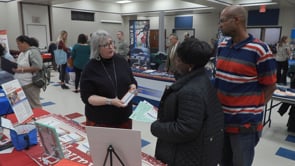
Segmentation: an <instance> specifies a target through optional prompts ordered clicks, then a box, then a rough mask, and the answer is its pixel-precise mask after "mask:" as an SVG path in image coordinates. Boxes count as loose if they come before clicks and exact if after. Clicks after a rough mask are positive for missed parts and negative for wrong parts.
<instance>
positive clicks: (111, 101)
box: [80, 30, 137, 129]
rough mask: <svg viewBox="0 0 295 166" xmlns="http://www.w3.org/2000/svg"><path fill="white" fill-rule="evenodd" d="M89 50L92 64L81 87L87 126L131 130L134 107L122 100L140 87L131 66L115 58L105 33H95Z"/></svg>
mask: <svg viewBox="0 0 295 166" xmlns="http://www.w3.org/2000/svg"><path fill="white" fill-rule="evenodd" d="M90 46H91V54H90V61H89V63H88V64H87V65H86V66H85V69H84V70H83V73H82V77H81V86H80V92H81V98H82V101H83V102H84V103H85V115H86V125H88V126H100V127H112V128H127V129H131V128H132V121H131V120H130V119H129V116H130V115H131V113H132V105H131V103H129V104H127V105H126V103H124V102H123V101H121V100H120V99H122V97H123V96H124V95H125V94H126V93H127V92H128V91H134V90H135V89H136V87H137V82H136V81H135V79H134V77H133V74H132V71H131V69H130V67H129V64H128V63H127V61H126V60H125V59H124V58H123V57H122V56H119V55H117V54H115V50H114V42H113V39H112V37H111V36H110V34H109V33H108V32H106V31H103V30H99V31H96V32H93V33H92V36H91V40H90Z"/></svg>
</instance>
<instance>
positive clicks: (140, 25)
mask: <svg viewBox="0 0 295 166" xmlns="http://www.w3.org/2000/svg"><path fill="white" fill-rule="evenodd" d="M149 30H150V21H149V20H130V21H129V36H130V44H131V48H130V56H131V64H133V65H139V66H144V67H148V66H149V63H150V49H149Z"/></svg>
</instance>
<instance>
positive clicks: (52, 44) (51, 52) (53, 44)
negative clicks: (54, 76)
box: [47, 42, 57, 71]
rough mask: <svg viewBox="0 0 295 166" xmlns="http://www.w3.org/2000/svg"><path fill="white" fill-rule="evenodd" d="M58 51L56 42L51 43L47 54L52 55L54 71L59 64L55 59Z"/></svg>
mask: <svg viewBox="0 0 295 166" xmlns="http://www.w3.org/2000/svg"><path fill="white" fill-rule="evenodd" d="M56 49H57V46H56V42H51V43H50V44H49V46H48V50H47V52H48V53H50V54H51V56H52V67H53V70H55V71H56V70H57V64H56V62H55V58H54V50H56Z"/></svg>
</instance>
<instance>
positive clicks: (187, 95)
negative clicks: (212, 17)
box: [151, 39, 224, 166]
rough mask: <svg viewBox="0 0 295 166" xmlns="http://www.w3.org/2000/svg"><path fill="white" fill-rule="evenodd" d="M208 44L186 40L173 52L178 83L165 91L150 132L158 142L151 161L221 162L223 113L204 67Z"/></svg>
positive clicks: (205, 165) (184, 165)
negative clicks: (154, 158) (153, 159)
mask: <svg viewBox="0 0 295 166" xmlns="http://www.w3.org/2000/svg"><path fill="white" fill-rule="evenodd" d="M211 53H212V51H211V48H210V46H209V44H208V43H206V42H203V41H199V40H198V39H187V40H186V41H184V42H183V43H181V44H180V46H179V47H178V49H177V55H176V57H175V70H176V72H177V73H178V75H179V79H178V80H177V81H176V82H175V83H174V84H172V85H171V86H170V87H167V88H166V89H165V91H164V94H163V96H162V98H161V101H160V106H159V110H158V120H156V121H155V122H153V123H152V125H151V132H152V134H153V135H154V136H156V137H157V138H158V140H157V145H156V153H155V157H156V158H157V159H159V160H161V161H162V162H164V163H166V164H168V165H175V166H188V165H194V166H196V165H198V166H216V165H218V163H220V162H221V156H222V143H223V125H224V120H223V113H222V111H221V105H220V103H219V101H218V98H217V95H216V90H215V88H214V87H213V85H212V84H211V83H210V80H209V77H208V75H207V74H206V70H205V68H204V66H205V65H206V63H207V62H208V60H209V58H210V56H211Z"/></svg>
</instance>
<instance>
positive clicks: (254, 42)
mask: <svg viewBox="0 0 295 166" xmlns="http://www.w3.org/2000/svg"><path fill="white" fill-rule="evenodd" d="M246 20H247V11H246V10H245V9H244V8H243V7H241V6H235V5H233V6H229V7H226V8H225V9H223V11H222V12H221V14H220V21H219V28H220V30H221V32H222V33H223V35H224V36H228V37H227V38H225V40H223V41H222V42H221V43H220V44H219V46H218V52H217V64H216V68H217V71H216V80H215V86H216V88H217V90H218V91H217V94H218V98H219V100H220V102H221V103H222V109H223V111H224V119H225V141H224V154H223V162H222V165H223V166H251V164H252V162H253V159H254V149H255V146H256V145H257V143H258V141H259V138H260V136H261V131H262V128H263V125H262V118H263V109H264V104H266V103H267V101H268V100H269V99H270V98H271V96H272V93H273V91H274V90H275V84H276V61H275V59H274V56H273V55H272V52H271V50H270V48H269V47H268V45H267V44H265V43H264V42H262V41H260V40H259V39H255V38H253V36H252V35H251V34H248V33H247V30H246Z"/></svg>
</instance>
